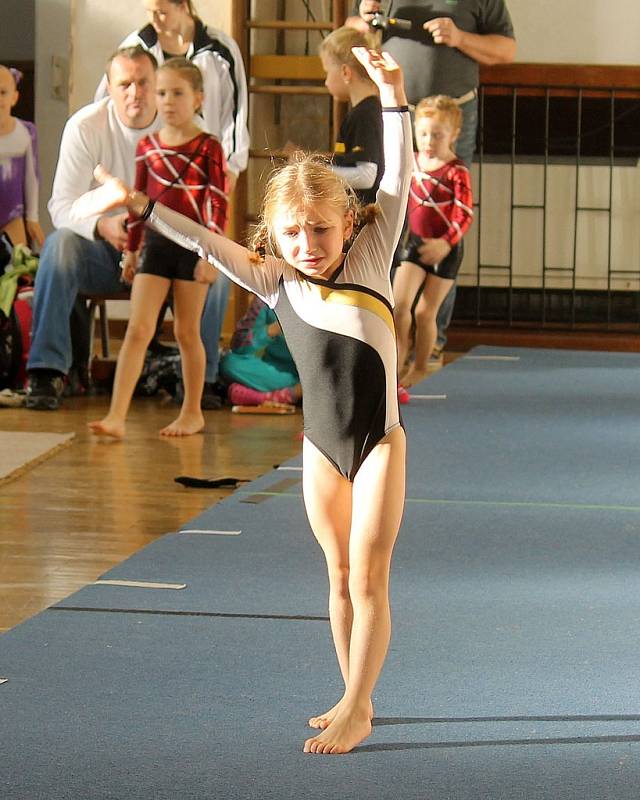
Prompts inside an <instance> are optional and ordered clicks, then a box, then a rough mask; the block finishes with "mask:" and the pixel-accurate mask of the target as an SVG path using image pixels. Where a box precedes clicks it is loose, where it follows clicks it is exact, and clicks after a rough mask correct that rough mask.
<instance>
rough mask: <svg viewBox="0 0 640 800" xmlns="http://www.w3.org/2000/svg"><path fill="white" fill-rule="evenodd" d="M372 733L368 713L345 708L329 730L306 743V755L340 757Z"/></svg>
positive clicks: (340, 710) (339, 711) (334, 719)
mask: <svg viewBox="0 0 640 800" xmlns="http://www.w3.org/2000/svg"><path fill="white" fill-rule="evenodd" d="M370 733H371V719H370V718H369V713H368V712H364V713H361V712H348V711H346V710H345V709H344V707H343V708H341V709H339V710H338V713H337V714H336V716H335V717H334V718H333V721H332V722H331V724H330V725H329V727H328V728H326V729H325V730H323V731H322V733H320V734H318V735H317V736H312V737H311V738H310V739H307V741H306V742H305V743H304V749H303V751H304V752H305V753H318V754H322V755H338V754H340V753H348V752H350V751H351V750H353V748H354V747H356V746H357V745H359V744H360V742H362V741H363V740H364V739H366V738H367V736H369V734H370Z"/></svg>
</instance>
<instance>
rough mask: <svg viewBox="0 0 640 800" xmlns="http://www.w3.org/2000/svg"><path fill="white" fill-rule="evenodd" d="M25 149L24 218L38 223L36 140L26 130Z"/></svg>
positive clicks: (32, 134) (33, 135)
mask: <svg viewBox="0 0 640 800" xmlns="http://www.w3.org/2000/svg"><path fill="white" fill-rule="evenodd" d="M27 139H28V144H27V149H26V151H25V174H24V199H25V217H26V219H28V220H29V222H37V221H38V193H39V183H38V153H37V150H36V148H37V140H36V139H35V129H34V133H31V132H30V131H29V130H28V129H27Z"/></svg>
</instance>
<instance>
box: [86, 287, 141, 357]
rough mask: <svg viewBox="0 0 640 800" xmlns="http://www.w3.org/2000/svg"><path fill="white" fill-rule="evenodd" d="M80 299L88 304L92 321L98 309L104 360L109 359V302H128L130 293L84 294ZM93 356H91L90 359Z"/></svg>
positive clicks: (91, 352) (91, 349)
mask: <svg viewBox="0 0 640 800" xmlns="http://www.w3.org/2000/svg"><path fill="white" fill-rule="evenodd" d="M78 297H79V298H80V299H81V300H83V301H85V302H86V303H87V304H88V308H89V316H90V318H91V320H92V321H93V318H94V315H95V311H96V309H98V319H99V322H100V345H101V351H102V358H105V359H106V358H109V318H108V316H107V300H128V299H129V292H125V291H123V292H115V293H114V294H82V295H78ZM90 354H91V355H93V325H92V326H91V348H90ZM91 355H90V356H89V357H90V358H91Z"/></svg>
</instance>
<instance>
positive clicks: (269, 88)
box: [249, 83, 329, 95]
mask: <svg viewBox="0 0 640 800" xmlns="http://www.w3.org/2000/svg"><path fill="white" fill-rule="evenodd" d="M249 92H251V94H309V95H311V94H319V95H328V94H329V92H327V90H326V88H325V87H324V86H309V85H308V84H301V85H300V86H279V85H278V86H275V85H273V84H268V83H265V84H264V85H263V86H250V87H249Z"/></svg>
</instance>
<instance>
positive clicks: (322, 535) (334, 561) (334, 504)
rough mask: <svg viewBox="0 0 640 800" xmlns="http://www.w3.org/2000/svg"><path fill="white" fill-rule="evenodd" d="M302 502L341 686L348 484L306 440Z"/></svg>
mask: <svg viewBox="0 0 640 800" xmlns="http://www.w3.org/2000/svg"><path fill="white" fill-rule="evenodd" d="M303 459H304V467H303V471H302V475H303V492H304V503H305V509H306V512H307V517H308V518H309V524H310V525H311V529H312V530H313V533H314V535H315V537H316V539H317V540H318V544H319V545H320V547H321V548H322V551H323V553H324V557H325V559H326V562H327V572H328V574H329V620H330V623H331V633H332V636H333V643H334V646H335V649H336V656H337V659H338V664H339V666H340V672H341V674H342V678H343V680H344V684H345V686H346V685H347V681H348V680H349V642H350V640H351V623H352V620H353V608H352V606H351V598H350V597H349V532H350V529H351V492H352V488H353V487H352V484H351V482H350V481H348V480H347V479H346V478H344V477H343V476H342V475H340V473H339V472H337V471H336V469H335V467H334V466H333V465H332V464H330V463H329V461H328V460H327V458H326V457H325V456H324V455H323V454H322V453H321V452H320V451H319V450H318V449H317V448H316V447H315V446H314V445H313V444H311V442H310V441H308V440H307V439H305V440H304V443H303ZM333 711H334V709H331V711H328V712H325V713H324V714H320V715H318V716H316V717H311V719H310V720H309V724H310V725H311V727H313V728H325V727H326V726H327V725H328V724H329V722H330V719H329V717H330V716H332V712H333Z"/></svg>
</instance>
